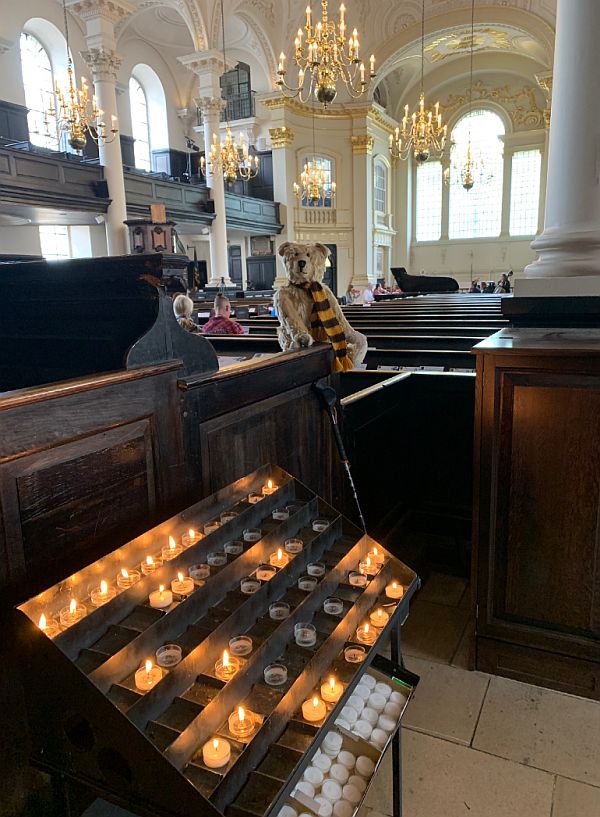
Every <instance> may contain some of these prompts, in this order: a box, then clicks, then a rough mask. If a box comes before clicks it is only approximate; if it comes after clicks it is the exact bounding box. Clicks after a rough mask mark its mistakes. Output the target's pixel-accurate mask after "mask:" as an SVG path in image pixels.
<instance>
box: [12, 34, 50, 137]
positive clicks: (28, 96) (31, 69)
mask: <svg viewBox="0 0 600 817" xmlns="http://www.w3.org/2000/svg"><path fill="white" fill-rule="evenodd" d="M19 48H20V53H21V72H22V74H23V88H24V90H25V104H26V105H27V107H28V108H29V113H28V114H27V124H28V125H29V140H30V142H32V143H33V144H34V145H40V146H41V147H45V148H50V149H51V150H58V148H59V141H58V125H57V121H56V114H55V115H54V116H50V115H49V114H48V111H49V110H50V109H51V108H52V109H54V110H56V98H55V96H54V76H53V73H52V63H51V62H50V57H49V56H48V52H47V51H46V49H45V48H44V46H43V45H42V44H41V42H40V41H39V40H38V39H36V37H34V36H33V35H31V34H27V32H23V33H22V34H21V37H20V40H19Z"/></svg>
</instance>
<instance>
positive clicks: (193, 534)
mask: <svg viewBox="0 0 600 817" xmlns="http://www.w3.org/2000/svg"><path fill="white" fill-rule="evenodd" d="M188 536H189V537H190V539H195V538H196V531H195V530H194V529H193V528H190V529H189V531H188ZM218 742H219V741H217V743H218Z"/></svg>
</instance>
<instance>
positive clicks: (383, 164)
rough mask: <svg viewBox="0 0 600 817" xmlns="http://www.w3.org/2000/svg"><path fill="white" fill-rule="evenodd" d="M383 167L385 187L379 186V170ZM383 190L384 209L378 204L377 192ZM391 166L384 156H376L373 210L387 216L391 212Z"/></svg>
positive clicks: (374, 163) (377, 213)
mask: <svg viewBox="0 0 600 817" xmlns="http://www.w3.org/2000/svg"><path fill="white" fill-rule="evenodd" d="M379 168H381V169H383V179H384V185H385V186H384V187H378V186H377V171H378V169H379ZM378 191H379V192H380V193H381V192H383V199H384V202H385V204H384V209H383V210H382V209H380V208H379V207H378V206H377V192H378ZM390 209H391V208H390V168H389V165H388V164H387V162H386V161H385V160H384V158H383V157H382V156H376V157H375V160H374V162H373V210H374V212H375V214H376V215H381V216H387V215H388V214H389V213H390Z"/></svg>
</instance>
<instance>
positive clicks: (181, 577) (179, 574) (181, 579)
mask: <svg viewBox="0 0 600 817" xmlns="http://www.w3.org/2000/svg"><path fill="white" fill-rule="evenodd" d="M177 578H178V579H179V581H180V582H182V581H183V573H181V572H179V573H178V574H177Z"/></svg>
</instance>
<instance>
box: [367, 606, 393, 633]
mask: <svg viewBox="0 0 600 817" xmlns="http://www.w3.org/2000/svg"><path fill="white" fill-rule="evenodd" d="M369 619H370V621H371V624H372V625H373V627H378V628H379V629H381V628H382V627H385V625H386V624H387V623H388V621H389V620H390V617H389V615H388V614H387V613H386V612H385V610H382V609H381V607H378V608H377V610H373V612H372V613H370V614H369Z"/></svg>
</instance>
